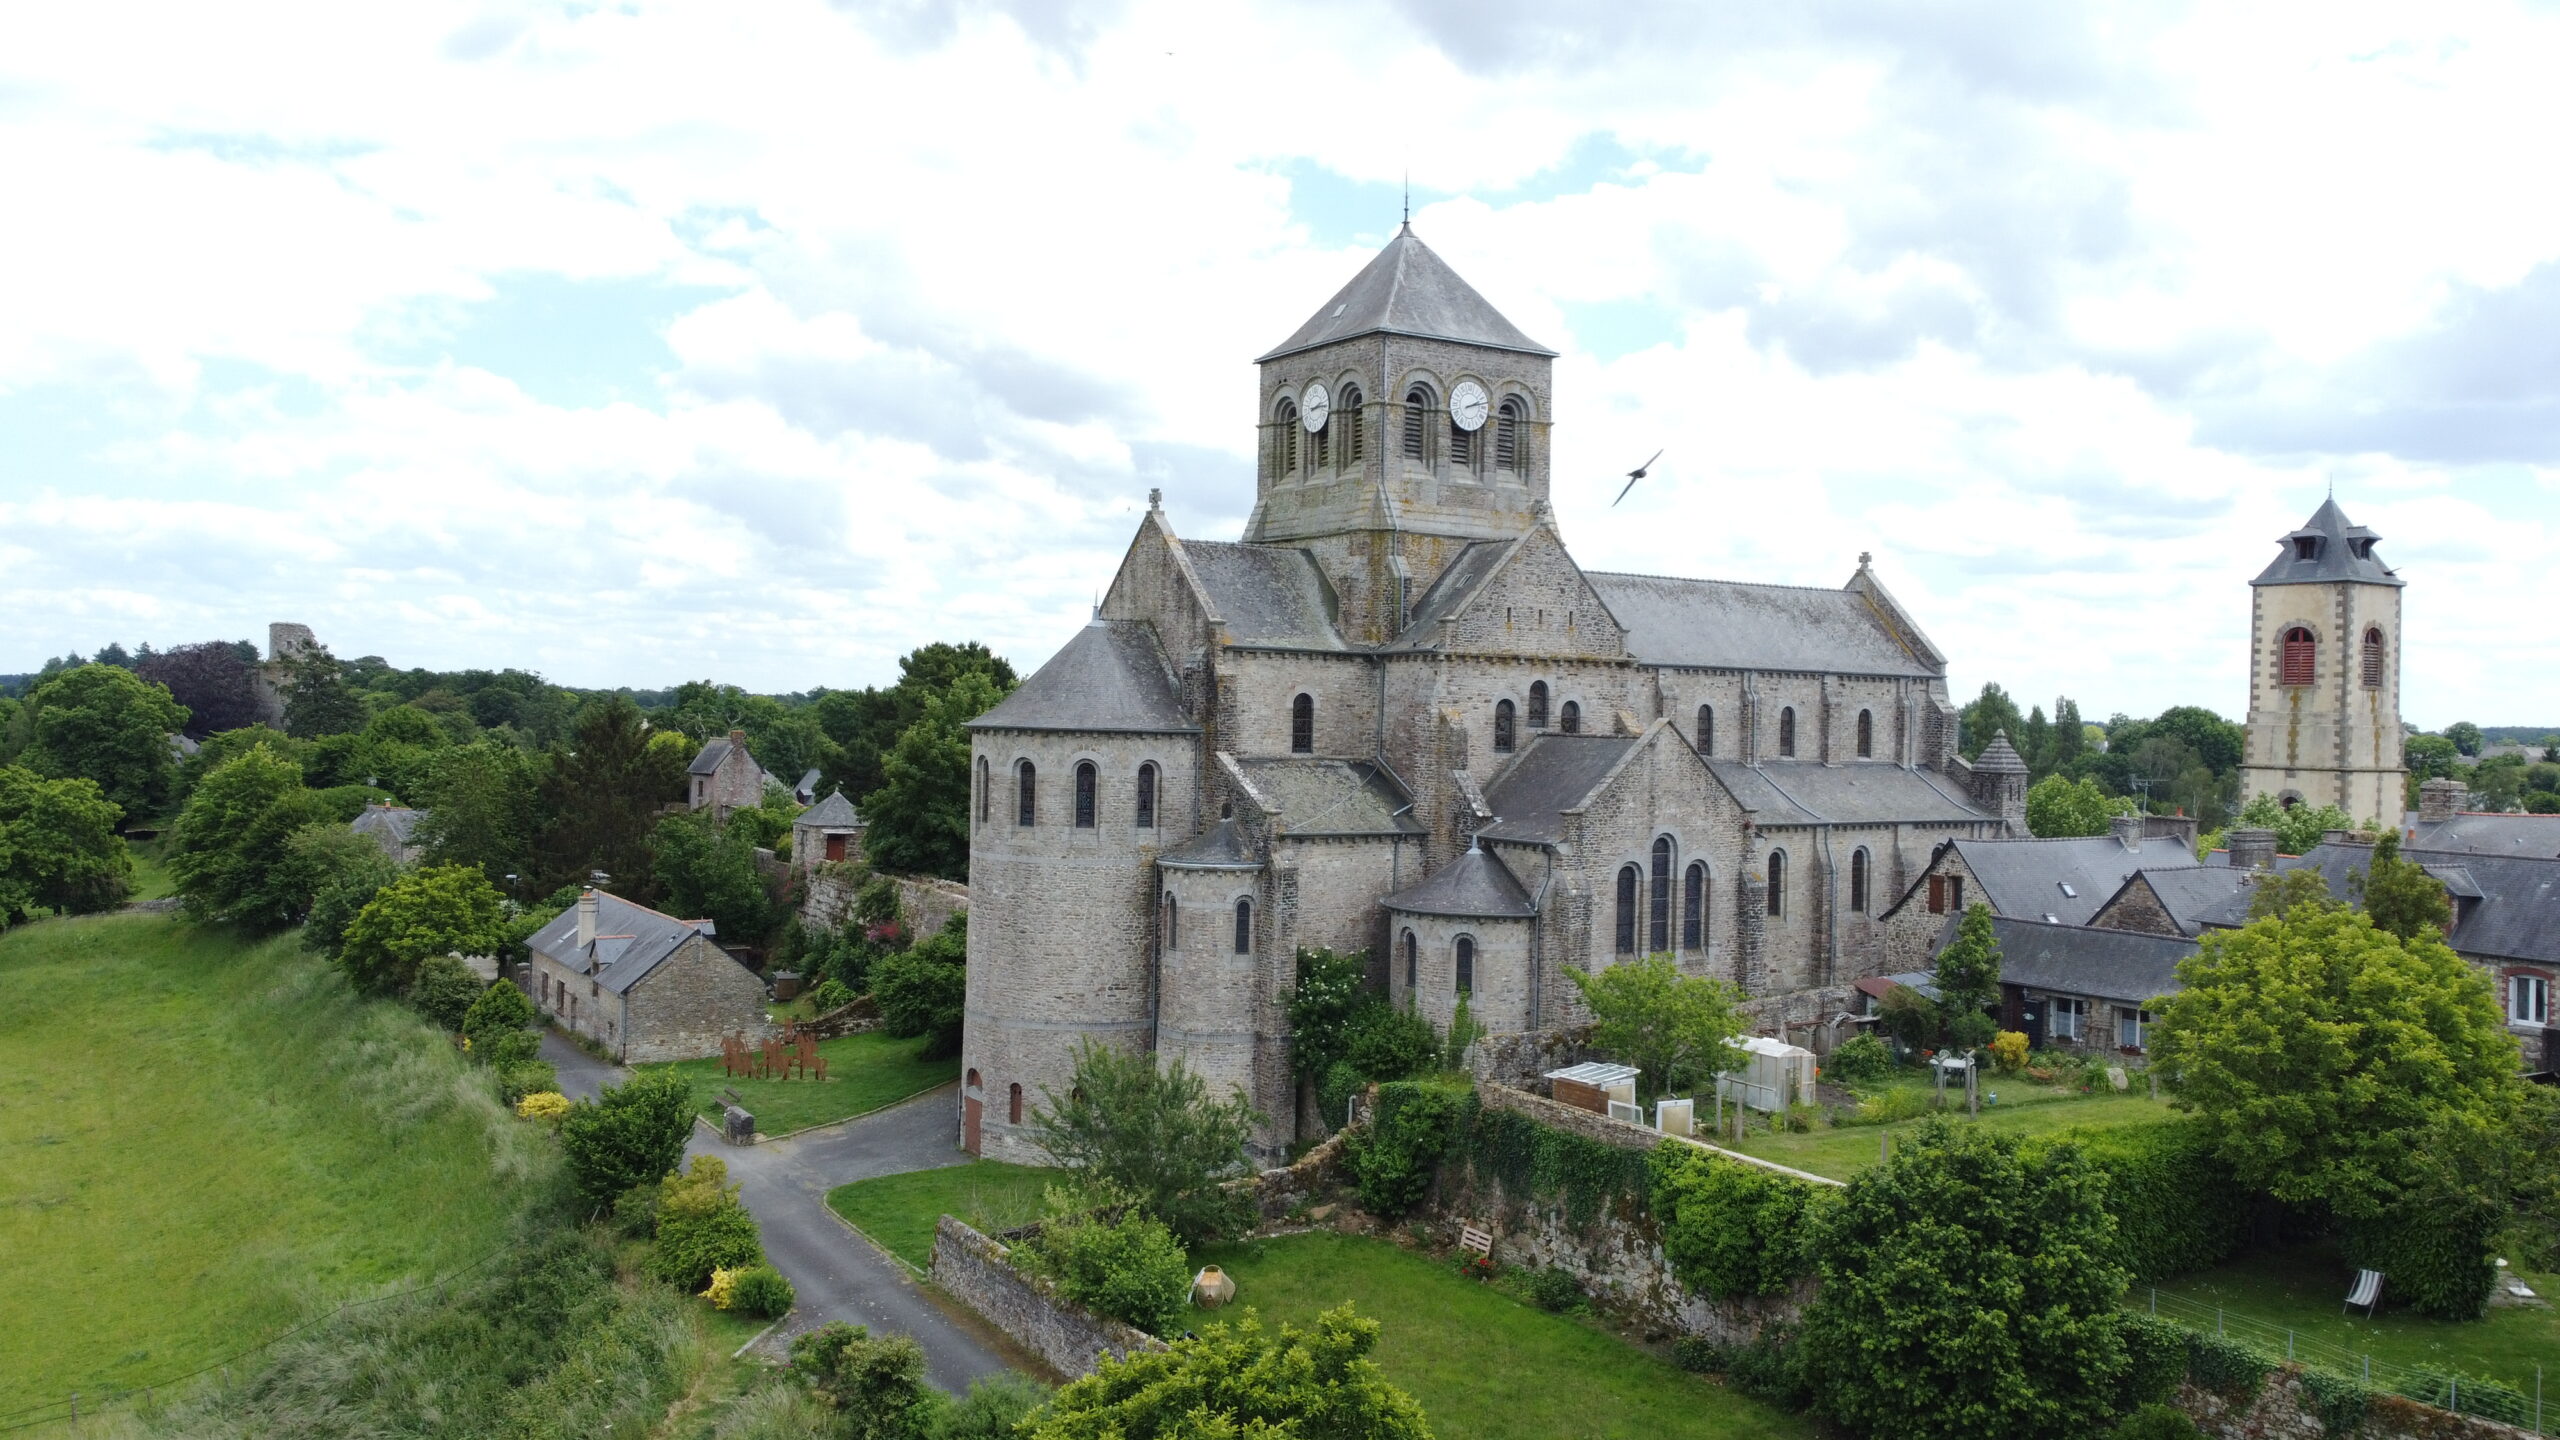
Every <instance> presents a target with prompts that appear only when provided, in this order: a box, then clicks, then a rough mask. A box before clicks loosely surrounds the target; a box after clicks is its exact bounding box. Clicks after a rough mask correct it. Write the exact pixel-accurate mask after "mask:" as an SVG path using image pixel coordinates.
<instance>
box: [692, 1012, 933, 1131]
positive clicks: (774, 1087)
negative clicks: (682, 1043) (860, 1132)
mask: <svg viewBox="0 0 2560 1440" xmlns="http://www.w3.org/2000/svg"><path fill="white" fill-rule="evenodd" d="M924 1047H925V1041H924V1040H923V1039H922V1038H917V1039H913V1040H899V1039H894V1038H892V1037H890V1036H887V1035H883V1034H881V1033H880V1032H879V1031H877V1030H873V1031H869V1032H867V1033H865V1034H861V1035H846V1036H843V1037H841V1038H839V1039H835V1040H821V1041H819V1042H818V1053H819V1054H821V1055H824V1056H825V1057H827V1078H826V1079H824V1080H733V1079H731V1078H729V1077H728V1076H726V1075H723V1074H721V1073H720V1058H719V1057H718V1056H716V1055H715V1056H712V1057H710V1058H708V1059H703V1060H686V1061H682V1062H679V1063H678V1064H677V1066H676V1069H677V1071H679V1072H680V1073H682V1074H683V1076H684V1077H685V1080H686V1081H687V1082H688V1083H689V1084H691V1085H692V1086H693V1101H694V1104H695V1105H696V1106H697V1107H699V1108H700V1110H701V1112H702V1114H703V1116H704V1117H705V1118H706V1119H708V1120H710V1121H711V1123H712V1124H714V1125H717V1124H719V1123H720V1103H721V1102H720V1092H722V1091H723V1090H735V1091H736V1092H737V1093H738V1098H739V1099H740V1100H742V1101H743V1102H745V1104H746V1107H747V1111H748V1113H750V1114H752V1115H754V1116H755V1117H756V1129H758V1130H760V1131H762V1132H763V1133H765V1134H767V1135H788V1134H790V1133H791V1132H792V1131H794V1130H806V1129H808V1128H809V1127H810V1126H812V1125H824V1124H827V1123H829V1122H830V1121H835V1120H850V1119H852V1118H853V1117H854V1116H856V1115H868V1114H870V1113H871V1112H872V1111H874V1110H877V1109H879V1108H880V1107H881V1106H883V1105H894V1104H896V1103H897V1102H898V1101H901V1100H904V1099H906V1098H907V1097H909V1096H911V1095H921V1094H923V1093H924V1092H925V1091H927V1090H931V1089H933V1088H935V1087H936V1086H940V1085H948V1084H950V1083H951V1082H952V1081H954V1080H957V1079H959V1078H960V1057H959V1056H957V1055H953V1056H948V1057H946V1058H944V1059H940V1060H927V1059H925V1058H924Z"/></svg>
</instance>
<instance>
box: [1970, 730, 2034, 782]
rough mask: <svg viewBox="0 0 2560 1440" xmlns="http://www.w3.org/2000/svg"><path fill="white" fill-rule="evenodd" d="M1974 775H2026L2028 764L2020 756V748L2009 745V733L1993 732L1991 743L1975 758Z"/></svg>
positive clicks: (2002, 731)
mask: <svg viewBox="0 0 2560 1440" xmlns="http://www.w3.org/2000/svg"><path fill="white" fill-rule="evenodd" d="M1973 768H1974V773H1976V774H1979V775H2024V774H2026V773H2028V772H2027V762H2026V761H2025V760H2023V759H2020V758H2019V756H2018V747H2017V746H2015V745H2012V744H2010V743H2009V732H2008V731H2006V730H2000V731H1995V732H1993V734H1992V736H1991V743H1990V744H1988V745H1985V746H1983V747H1982V753H1981V754H1979V755H1976V756H1974V757H1973Z"/></svg>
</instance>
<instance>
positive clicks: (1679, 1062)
mask: <svg viewBox="0 0 2560 1440" xmlns="http://www.w3.org/2000/svg"><path fill="white" fill-rule="evenodd" d="M1564 973H1565V975H1566V977H1567V978H1569V979H1571V980H1572V981H1573V985H1574V988H1575V989H1576V990H1579V991H1581V992H1582V1003H1583V1004H1584V1005H1586V1006H1588V1007H1590V1010H1591V1020H1592V1026H1591V1044H1592V1046H1593V1048H1595V1049H1598V1050H1602V1051H1606V1052H1607V1053H1609V1054H1611V1055H1615V1056H1617V1057H1618V1058H1619V1059H1620V1060H1623V1061H1625V1062H1626V1063H1627V1064H1629V1065H1633V1066H1634V1067H1636V1069H1637V1070H1639V1071H1641V1072H1642V1081H1641V1088H1642V1090H1643V1092H1644V1093H1645V1094H1647V1095H1669V1094H1674V1093H1677V1092H1678V1091H1680V1090H1682V1089H1685V1088H1687V1087H1688V1086H1690V1085H1693V1084H1696V1083H1698V1082H1700V1081H1703V1080H1705V1079H1707V1078H1709V1077H1711V1076H1715V1075H1720V1074H1723V1073H1724V1072H1726V1071H1728V1070H1738V1069H1740V1068H1742V1052H1741V1050H1740V1049H1739V1048H1737V1047H1736V1046H1735V1045H1734V1043H1733V1039H1734V1037H1735V1036H1737V1035H1739V1034H1741V1033H1742V1029H1743V1026H1742V1019H1741V1017H1740V1016H1739V1015H1737V1014H1736V1013H1735V1012H1734V1003H1735V1002H1736V1001H1737V1000H1739V999H1740V998H1741V996H1740V995H1739V994H1738V993H1737V992H1736V991H1735V990H1734V988H1733V987H1732V986H1730V985H1727V984H1725V983H1724V982H1723V981H1721V980H1706V979H1701V978H1699V977H1697V976H1693V975H1683V974H1681V973H1680V967H1679V966H1678V965H1677V964H1675V963H1674V962H1673V961H1672V959H1671V957H1670V956H1668V955H1648V956H1646V957H1645V958H1643V959H1641V960H1622V961H1620V962H1618V963H1617V964H1615V965H1611V966H1609V967H1607V968H1606V969H1603V970H1599V971H1589V970H1580V969H1575V968H1573V967H1570V966H1568V967H1566V969H1565V972H1564Z"/></svg>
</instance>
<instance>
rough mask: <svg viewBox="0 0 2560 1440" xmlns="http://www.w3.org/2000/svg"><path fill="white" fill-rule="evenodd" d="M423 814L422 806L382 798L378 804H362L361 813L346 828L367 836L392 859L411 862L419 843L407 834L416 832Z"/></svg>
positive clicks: (425, 813)
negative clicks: (402, 803) (392, 801)
mask: <svg viewBox="0 0 2560 1440" xmlns="http://www.w3.org/2000/svg"><path fill="white" fill-rule="evenodd" d="M426 818H427V812H426V811H424V810H412V809H410V808H408V807H407V806H405V805H394V804H392V803H391V802H390V801H388V800H385V801H383V802H382V803H381V804H379V805H367V806H366V807H364V813H363V814H361V815H358V816H357V817H356V818H355V819H354V820H353V821H351V822H349V824H348V826H347V828H348V829H350V830H353V831H355V832H356V833H357V834H359V835H363V836H367V837H369V838H370V839H371V840H372V841H373V843H374V844H376V845H379V846H381V847H382V853H383V854H385V855H388V856H390V857H391V858H392V859H393V860H394V861H397V862H398V863H400V864H402V865H414V864H416V863H417V860H418V852H419V846H418V844H417V842H416V841H415V840H413V839H412V838H410V837H411V836H412V835H414V834H415V833H416V831H417V829H418V822H419V821H421V820H424V819H426Z"/></svg>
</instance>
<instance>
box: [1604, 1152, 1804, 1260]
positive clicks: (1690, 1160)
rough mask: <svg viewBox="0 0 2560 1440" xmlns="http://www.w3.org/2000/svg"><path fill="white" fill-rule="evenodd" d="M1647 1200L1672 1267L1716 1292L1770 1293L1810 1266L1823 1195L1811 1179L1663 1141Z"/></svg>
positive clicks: (1653, 1165) (1652, 1160)
mask: <svg viewBox="0 0 2560 1440" xmlns="http://www.w3.org/2000/svg"><path fill="white" fill-rule="evenodd" d="M1647 1170H1648V1174H1649V1187H1648V1199H1649V1201H1650V1203H1651V1205H1652V1207H1653V1218H1654V1221H1655V1223H1656V1224H1658V1225H1659V1226H1660V1227H1661V1230H1662V1250H1663V1253H1664V1254H1665V1255H1666V1256H1668V1257H1669V1258H1670V1261H1671V1270H1672V1273H1673V1274H1675V1275H1678V1276H1679V1277H1680V1281H1681V1283H1682V1284H1684V1285H1687V1286H1688V1287H1689V1288H1690V1289H1692V1290H1698V1291H1702V1292H1704V1293H1706V1294H1708V1295H1710V1296H1713V1297H1715V1298H1717V1299H1720V1300H1721V1299H1728V1298H1731V1297H1733V1296H1737V1295H1778V1294H1783V1293H1785V1292H1786V1291H1787V1290H1788V1289H1789V1288H1790V1287H1792V1286H1793V1285H1794V1284H1795V1283H1796V1281H1797V1280H1799V1279H1801V1278H1802V1277H1804V1276H1805V1275H1807V1274H1810V1273H1811V1272H1812V1270H1813V1236H1814V1234H1815V1233H1816V1231H1817V1230H1818V1228H1819V1220H1820V1207H1821V1205H1822V1204H1823V1201H1824V1199H1825V1198H1826V1197H1824V1196H1823V1195H1821V1194H1819V1193H1817V1189H1816V1187H1815V1186H1812V1185H1809V1184H1807V1183H1805V1182H1804V1181H1801V1180H1790V1179H1788V1178H1787V1177H1786V1176H1783V1175H1778V1174H1773V1173H1771V1172H1769V1171H1767V1170H1762V1169H1759V1168H1758V1167H1756V1166H1751V1165H1745V1164H1743V1163H1741V1162H1740V1161H1736V1160H1726V1159H1722V1158H1719V1157H1717V1156H1714V1155H1710V1154H1708V1153H1706V1152H1705V1151H1703V1150H1700V1149H1698V1148H1697V1147H1696V1146H1694V1145H1683V1144H1681V1143H1680V1142H1679V1141H1677V1140H1665V1141H1663V1142H1662V1143H1661V1144H1660V1145H1658V1146H1656V1147H1655V1148H1654V1150H1653V1153H1652V1155H1651V1157H1650V1159H1649V1162H1648V1165H1647Z"/></svg>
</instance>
